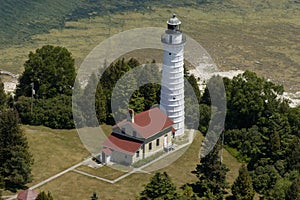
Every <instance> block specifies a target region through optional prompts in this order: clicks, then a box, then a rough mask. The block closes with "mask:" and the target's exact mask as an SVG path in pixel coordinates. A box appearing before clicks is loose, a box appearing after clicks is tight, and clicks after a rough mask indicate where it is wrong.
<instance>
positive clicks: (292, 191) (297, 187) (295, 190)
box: [285, 176, 300, 200]
mask: <svg viewBox="0 0 300 200" xmlns="http://www.w3.org/2000/svg"><path fill="white" fill-rule="evenodd" d="M285 200H300V176H298V177H297V178H296V179H295V180H294V181H293V183H292V185H291V186H290V187H289V189H288V190H287V192H286V195H285Z"/></svg>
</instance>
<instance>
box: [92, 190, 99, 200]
mask: <svg viewBox="0 0 300 200" xmlns="http://www.w3.org/2000/svg"><path fill="white" fill-rule="evenodd" d="M91 200H98V195H97V193H96V192H94V193H93V195H92V196H91Z"/></svg>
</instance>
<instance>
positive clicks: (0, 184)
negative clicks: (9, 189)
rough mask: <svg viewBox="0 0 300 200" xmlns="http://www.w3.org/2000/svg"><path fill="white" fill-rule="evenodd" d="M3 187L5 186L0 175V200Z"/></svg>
mask: <svg viewBox="0 0 300 200" xmlns="http://www.w3.org/2000/svg"><path fill="white" fill-rule="evenodd" d="M4 186H5V184H4V178H3V176H2V175H1V173H0V200H1V199H2V191H3V189H4Z"/></svg>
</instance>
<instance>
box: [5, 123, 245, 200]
mask: <svg viewBox="0 0 300 200" xmlns="http://www.w3.org/2000/svg"><path fill="white" fill-rule="evenodd" d="M22 127H23V129H24V131H25V134H26V136H27V138H28V142H29V146H30V151H31V153H32V154H33V157H34V159H35V164H34V166H33V170H32V173H33V177H34V181H33V182H32V183H30V184H28V186H31V185H34V184H36V183H38V182H40V181H42V180H44V179H46V178H48V177H50V176H51V175H54V174H56V173H58V172H60V171H62V170H64V169H66V168H68V167H70V166H72V165H74V164H76V163H78V162H80V161H82V160H83V159H84V158H86V157H87V156H88V155H89V153H88V152H87V151H86V150H85V149H84V147H83V145H82V143H81V141H80V140H79V137H78V134H77V132H76V130H53V129H49V128H45V127H41V126H39V127H35V126H22ZM102 128H103V130H104V131H105V132H109V131H110V130H111V129H110V127H109V126H102ZM202 139H203V137H202V135H201V134H200V133H199V132H198V133H197V136H196V137H195V140H194V141H193V143H192V145H191V146H190V147H189V148H188V149H187V150H186V152H185V153H184V154H183V156H182V157H180V158H179V159H178V160H176V161H175V162H173V163H172V164H171V165H169V166H167V167H165V168H163V169H159V170H158V171H161V172H162V171H166V172H167V173H168V174H169V175H170V176H171V178H172V180H173V182H174V183H175V184H176V185H177V187H180V186H181V185H183V184H184V183H187V182H193V181H196V180H197V178H196V176H195V175H193V174H192V173H191V171H193V170H194V169H195V167H196V165H197V164H198V163H199V158H198V154H199V149H200V145H201V142H202ZM224 163H225V164H226V165H227V166H228V167H229V168H230V172H229V173H228V177H227V179H228V182H230V183H232V182H233V180H234V179H235V178H236V177H237V175H238V168H239V166H240V164H239V163H238V162H237V161H236V160H235V159H234V158H233V157H232V156H231V155H230V154H228V153H227V152H226V151H225V152H224ZM77 169H78V170H82V171H85V172H88V173H90V174H93V175H97V176H100V177H104V178H108V179H114V178H117V177H119V176H121V175H123V174H124V172H121V171H117V170H114V169H111V168H109V167H102V168H99V169H96V170H94V169H92V168H90V167H87V166H81V167H79V168H77ZM148 169H153V168H151V166H149V168H148ZM146 170H147V168H146ZM156 171H157V170H156ZM154 173H155V171H153V172H151V173H150V174H148V173H147V174H145V173H143V174H132V175H130V176H129V177H127V178H125V179H122V180H121V181H119V182H117V183H115V184H110V183H106V182H103V181H100V180H96V179H94V178H90V177H86V176H83V175H81V174H78V173H75V172H69V173H67V174H65V175H63V176H61V177H59V178H57V179H55V180H53V181H51V182H49V183H47V184H45V185H43V186H41V187H40V188H38V189H36V190H37V191H51V193H52V194H53V196H54V198H55V199H62V200H63V199H82V200H85V199H89V197H90V196H91V194H92V193H93V192H94V191H95V192H97V193H98V194H99V197H100V198H101V199H135V196H136V195H137V194H138V193H139V192H140V191H141V190H142V189H143V186H144V184H146V183H148V182H149V179H150V177H151V176H152V175H153V174H154ZM5 194H6V195H7V194H9V193H8V192H5Z"/></svg>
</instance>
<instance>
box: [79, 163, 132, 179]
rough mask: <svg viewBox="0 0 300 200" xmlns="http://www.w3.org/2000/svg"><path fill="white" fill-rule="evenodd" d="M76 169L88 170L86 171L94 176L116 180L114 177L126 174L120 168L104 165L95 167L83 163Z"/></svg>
mask: <svg viewBox="0 0 300 200" xmlns="http://www.w3.org/2000/svg"><path fill="white" fill-rule="evenodd" d="M76 169H77V170H80V171H83V172H86V173H89V174H91V175H94V176H99V177H101V178H106V179H108V180H114V179H116V178H119V177H120V176H122V175H124V174H126V172H122V171H120V170H117V169H113V168H111V167H109V166H103V167H100V168H97V169H94V168H91V167H88V166H84V165H82V166H80V167H77V168H76Z"/></svg>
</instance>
